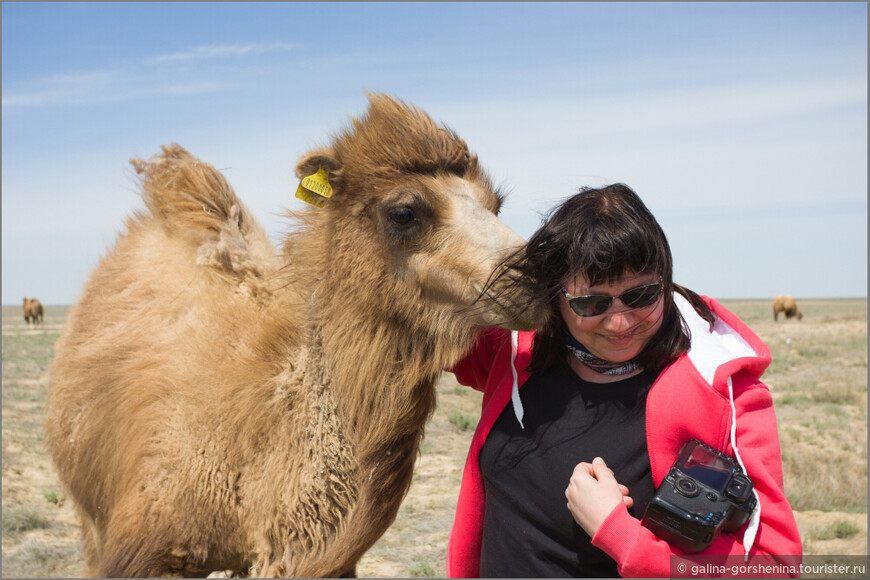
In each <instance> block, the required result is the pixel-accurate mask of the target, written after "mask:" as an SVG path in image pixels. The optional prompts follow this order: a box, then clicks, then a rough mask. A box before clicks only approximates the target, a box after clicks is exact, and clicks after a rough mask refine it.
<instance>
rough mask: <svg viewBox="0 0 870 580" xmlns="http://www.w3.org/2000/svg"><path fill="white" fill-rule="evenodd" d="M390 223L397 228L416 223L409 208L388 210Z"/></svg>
mask: <svg viewBox="0 0 870 580" xmlns="http://www.w3.org/2000/svg"><path fill="white" fill-rule="evenodd" d="M389 217H390V221H392V222H393V223H394V224H396V225H399V226H408V225H411V224H412V223H414V222H415V221H416V219H417V218H416V217H414V212H413V211H411V209H410V208H407V207H400V208H396V209H393V210H390V214H389Z"/></svg>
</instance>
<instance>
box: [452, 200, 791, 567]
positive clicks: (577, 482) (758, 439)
mask: <svg viewBox="0 0 870 580" xmlns="http://www.w3.org/2000/svg"><path fill="white" fill-rule="evenodd" d="M524 262H525V263H524V266H523V267H524V268H525V269H526V270H527V274H528V276H531V277H532V278H533V279H534V280H536V281H537V282H538V283H539V284H540V286H541V289H542V292H546V293H547V295H548V296H550V299H551V304H552V310H553V314H552V315H551V317H550V320H549V321H548V323H547V324H546V325H545V326H544V327H543V328H541V329H539V330H538V331H537V332H536V333H534V332H519V333H517V332H513V333H510V332H508V331H505V330H501V329H489V330H487V331H485V332H483V333H482V334H481V336H480V337H479V339H478V342H477V344H476V346H475V347H474V349H473V351H472V352H471V353H470V354H469V356H468V357H467V358H466V359H465V360H463V361H462V362H461V363H460V364H458V365H457V366H456V367H455V368H454V369H452V370H453V372H454V373H455V374H456V377H457V379H458V380H459V382H460V383H462V384H465V385H469V386H472V387H474V388H476V389H478V390H482V391H483V393H484V395H483V407H482V413H481V419H480V423H479V424H478V427H477V430H476V432H475V434H474V437H473V440H472V444H471V450H470V452H469V455H468V460H467V463H466V466H465V472H464V474H463V479H462V486H461V489H460V493H459V503H458V505H457V511H456V518H455V522H454V525H453V530H452V532H451V537H450V543H449V547H448V553H447V560H448V561H447V573H448V575H449V576H453V577H473V576H479V575H480V576H487V577H504V576H521V577H554V576H616V575H621V576H634V577H636V576H641V577H651V576H670V575H671V569H670V556H671V555H682V554H684V552H682V551H680V550H679V549H678V548H676V547H674V546H672V545H670V544H669V543H668V542H667V541H665V540H663V539H661V538H658V537H657V536H656V535H655V534H653V533H652V532H651V531H650V530H649V529H647V528H646V527H644V526H642V525H641V518H642V517H643V514H644V510H645V508H646V506H647V504H648V503H649V501H650V498H651V497H652V496H653V494H654V493H655V489H656V488H657V486H659V485H660V484H661V483H662V480H663V479H664V477H665V475H666V474H667V472H668V470H669V469H670V468H671V466H672V465H673V463H674V460H675V459H676V458H677V456H678V454H679V452H680V449H681V448H682V446H683V444H684V443H686V442H687V441H689V440H690V439H699V440H700V441H702V442H704V443H706V444H708V445H710V446H713V447H715V448H716V449H718V450H720V451H722V452H724V453H726V454H728V455H730V456H731V457H735V456H739V458H740V460H741V465H742V466H743V469H744V472H745V473H746V474H747V475H748V476H749V478H750V479H751V480H752V482H753V484H754V494H755V497H756V499H757V501H758V504H759V509H756V510H755V512H753V515H752V517H751V518H750V520H749V521H748V522H747V523H746V524H745V525H744V526H742V527H741V528H739V529H738V530H737V531H736V532H733V533H721V534H720V535H719V536H718V537H717V538H716V539H715V540H714V541H713V543H712V545H711V546H710V547H709V548H707V549H706V550H705V551H703V552H701V554H702V555H705V554H711V555H712V554H716V555H741V556H742V555H744V554H750V555H756V554H767V555H792V556H794V555H799V554H800V553H801V542H800V538H799V535H798V531H797V525H796V523H795V520H794V516H793V514H792V512H791V508H790V507H789V504H788V501H787V500H786V498H785V494H784V491H783V483H782V465H781V459H780V448H779V439H778V436H777V430H776V418H775V416H774V411H773V405H772V400H771V396H770V393H769V391H768V389H767V387H766V386H765V385H764V384H762V383H761V382H760V381H759V377H760V376H761V374H762V373H763V371H764V370H765V368H766V367H767V365H768V364H769V363H770V351H769V350H768V348H767V347H766V346H765V345H764V343H763V342H762V341H761V340H760V339H759V338H758V337H757V336H756V335H755V334H754V333H753V332H752V331H751V330H749V328H748V327H746V325H745V324H743V322H741V321H740V320H739V319H738V318H737V317H735V316H734V315H733V314H731V313H730V312H729V311H727V310H726V309H725V308H723V307H722V306H721V305H720V304H718V303H717V302H715V301H714V300H711V299H708V298H701V297H699V296H698V295H697V294H695V293H693V292H691V291H689V290H687V289H685V288H682V287H680V286H677V285H676V284H674V282H673V280H672V264H671V253H670V248H669V246H668V243H667V239H666V237H665V235H664V232H663V231H662V230H661V228H660V227H659V225H658V223H657V222H656V220H655V218H654V217H653V216H652V214H651V213H650V212H649V210H648V209H647V208H646V206H644V204H643V202H642V201H641V200H640V198H639V197H638V196H637V195H636V194H635V193H634V192H633V191H632V190H631V189H630V188H628V187H626V186H625V185H621V184H616V185H612V186H609V187H605V188H602V189H584V190H581V192H580V193H579V194H577V195H575V196H574V197H572V198H570V199H568V200H567V201H566V202H565V203H564V204H563V205H561V206H560V207H559V208H557V209H556V211H555V212H554V213H553V214H552V215H551V216H550V217H549V219H548V220H547V221H546V223H545V224H544V225H543V226H542V227H541V229H540V230H539V231H538V232H537V233H535V235H534V236H532V238H531V239H530V240H529V243H528V245H527V249H526V255H525V260H524ZM520 387H522V390H520ZM735 416H736V422H735V421H734V417H735ZM735 425H736V429H735V430H734V433H733V435H732V426H735ZM566 498H567V500H568V501H567V507H566V503H565V500H566ZM741 560H742V559H741Z"/></svg>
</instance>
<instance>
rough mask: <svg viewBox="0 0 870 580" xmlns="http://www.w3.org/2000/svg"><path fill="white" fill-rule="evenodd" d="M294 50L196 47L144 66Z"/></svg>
mask: <svg viewBox="0 0 870 580" xmlns="http://www.w3.org/2000/svg"><path fill="white" fill-rule="evenodd" d="M293 48H295V47H294V45H292V44H287V43H283V42H272V43H269V44H263V43H254V44H214V45H210V46H198V47H195V48H193V49H191V50H187V51H182V52H173V53H170V54H162V55H158V56H155V57H152V58H147V59H145V60H144V61H143V62H144V63H145V64H149V65H151V64H160V63H177V62H190V61H195V60H205V59H213V58H226V57H239V56H249V55H257V54H263V53H267V52H274V51H286V50H291V49H293Z"/></svg>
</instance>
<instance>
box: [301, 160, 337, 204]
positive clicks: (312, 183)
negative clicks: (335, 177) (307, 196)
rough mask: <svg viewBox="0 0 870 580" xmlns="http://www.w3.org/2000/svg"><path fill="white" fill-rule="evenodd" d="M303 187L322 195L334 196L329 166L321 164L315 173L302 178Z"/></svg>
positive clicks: (326, 196)
mask: <svg viewBox="0 0 870 580" xmlns="http://www.w3.org/2000/svg"><path fill="white" fill-rule="evenodd" d="M302 187H304V188H305V189H307V190H308V191H310V192H312V193H316V194H317V195H319V196H321V197H325V198H327V199H329V198H330V197H332V186H331V185H329V168H328V167H326V166H325V165H321V166H320V169H318V170H317V173H315V174H314V175H309V176H308V177H306V178H304V179H303V180H302Z"/></svg>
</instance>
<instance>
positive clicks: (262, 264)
mask: <svg viewBox="0 0 870 580" xmlns="http://www.w3.org/2000/svg"><path fill="white" fill-rule="evenodd" d="M161 149H162V151H161V152H160V153H158V154H157V155H155V156H153V157H152V158H151V159H149V160H147V161H144V160H142V159H131V160H130V164H131V165H132V166H133V167H134V169H135V170H136V173H137V174H138V175H139V179H140V180H141V183H142V197H143V199H144V200H145V205H146V206H147V207H148V209H149V211H150V213H151V215H152V216H153V217H154V218H155V219H156V220H157V222H159V223H160V224H161V225H162V226H163V228H164V230H165V231H166V233H167V234H168V235H169V236H171V237H174V238H177V239H182V240H185V241H187V242H190V243H192V244H194V245H195V246H197V248H198V249H197V265H199V266H210V267H214V268H217V269H218V270H223V271H225V272H227V273H231V274H233V275H234V276H242V277H245V278H248V277H250V276H254V277H259V276H260V275H261V274H262V273H263V272H264V271H265V270H268V269H269V256H270V255H271V254H272V247H271V242H269V240H268V235H267V234H266V232H265V231H264V230H263V229H262V227H261V226H260V225H259V224H258V223H257V221H256V220H255V219H254V217H253V215H251V213H250V212H249V211H248V210H247V209H246V208H245V206H244V205H243V204H242V203H241V201H239V199H238V197H237V196H236V193H235V192H234V191H233V188H232V187H231V186H230V184H229V183H228V182H227V180H226V179H225V178H224V176H223V175H221V173H220V172H219V171H218V170H217V169H215V168H214V166H212V165H210V164H208V163H205V162H203V161H201V160H199V159H198V158H196V157H194V156H193V155H191V154H190V153H189V152H188V151H187V150H186V149H184V148H183V147H181V146H180V145H178V144H177V143H172V144H170V145H164V146H163V147H162V148H161Z"/></svg>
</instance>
